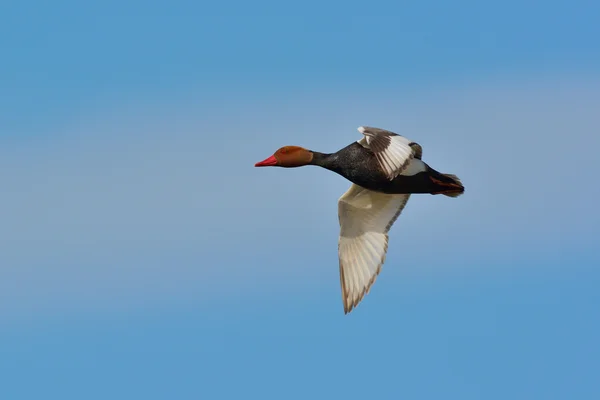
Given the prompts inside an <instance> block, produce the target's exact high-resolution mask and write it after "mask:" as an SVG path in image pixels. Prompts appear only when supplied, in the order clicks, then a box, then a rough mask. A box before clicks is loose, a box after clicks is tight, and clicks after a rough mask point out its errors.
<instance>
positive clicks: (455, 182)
mask: <svg viewBox="0 0 600 400" xmlns="http://www.w3.org/2000/svg"><path fill="white" fill-rule="evenodd" d="M429 172H430V174H429V179H431V181H432V182H433V191H432V192H431V194H443V195H445V196H448V197H458V196H460V195H461V194H463V193H464V192H465V187H464V186H463V184H462V183H461V182H460V179H458V176H456V175H452V174H442V173H439V172H437V171H436V170H434V169H433V168H431V169H430V171H429Z"/></svg>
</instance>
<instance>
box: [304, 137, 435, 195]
mask: <svg viewBox="0 0 600 400" xmlns="http://www.w3.org/2000/svg"><path fill="white" fill-rule="evenodd" d="M313 154H314V157H313V160H312V162H311V164H310V165H317V166H319V167H323V168H326V169H328V170H330V171H333V172H335V173H337V174H339V175H341V176H343V177H344V178H346V179H348V180H349V181H350V182H352V183H354V184H356V185H359V186H361V187H363V188H365V189H369V190H373V191H375V192H380V193H388V194H417V193H432V192H435V191H436V190H444V188H440V187H439V186H438V185H436V184H435V182H434V181H432V180H431V179H430V176H437V175H438V174H439V173H438V172H437V171H435V170H434V169H432V168H431V167H429V166H428V165H427V164H426V163H424V162H423V161H421V160H420V159H418V158H413V159H412V160H410V162H409V163H408V165H407V167H406V169H405V170H404V171H402V172H401V173H400V174H399V175H398V176H396V177H395V178H393V179H392V180H390V179H388V178H387V176H386V174H385V173H384V172H383V171H382V169H381V168H380V167H379V165H378V162H377V159H376V158H375V156H374V155H373V152H372V151H371V150H370V149H369V148H366V147H364V146H363V145H361V144H359V143H358V142H354V143H352V144H350V145H348V146H346V147H344V148H343V149H341V150H339V151H338V152H336V153H333V154H323V153H317V152H313Z"/></svg>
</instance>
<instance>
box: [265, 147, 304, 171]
mask: <svg viewBox="0 0 600 400" xmlns="http://www.w3.org/2000/svg"><path fill="white" fill-rule="evenodd" d="M312 159H313V153H312V151H310V150H307V149H305V148H304V147H300V146H283V147H282V148H280V149H278V150H277V151H276V152H275V153H274V154H273V155H272V156H271V157H269V158H267V159H266V160H263V161H260V162H257V163H256V164H254V166H255V167H284V168H294V167H301V166H303V165H308V164H310V162H311V161H312Z"/></svg>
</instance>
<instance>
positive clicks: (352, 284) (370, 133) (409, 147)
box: [255, 126, 465, 314]
mask: <svg viewBox="0 0 600 400" xmlns="http://www.w3.org/2000/svg"><path fill="white" fill-rule="evenodd" d="M358 131H359V132H360V133H361V134H362V135H363V136H362V138H361V139H360V140H357V141H355V142H353V143H351V144H349V145H348V146H346V147H344V148H342V149H341V150H339V151H337V152H335V153H320V152H317V151H312V150H308V149H306V148H304V147H301V146H284V147H281V148H279V149H278V150H277V151H275V153H274V154H273V155H271V156H270V157H268V158H267V159H265V160H263V161H260V162H257V163H256V164H255V167H282V168H297V167H302V166H308V165H312V166H317V167H321V168H324V169H327V170H329V171H332V172H335V173H336V174H338V175H341V176H342V177H344V178H346V179H347V180H348V181H350V183H351V185H350V188H349V189H348V190H347V191H346V192H345V193H344V194H343V195H342V196H341V197H340V198H339V199H338V221H339V225H340V233H339V238H338V259H339V276H340V285H341V291H342V303H343V306H344V314H348V313H350V312H351V311H352V310H353V309H355V308H356V307H357V305H358V304H359V303H360V302H361V301H362V300H363V298H364V297H365V295H367V294H368V293H369V291H370V290H371V287H372V286H373V284H374V283H375V280H376V279H377V277H378V276H379V274H380V272H381V269H382V266H383V264H384V263H385V260H386V255H387V250H388V241H389V239H388V237H389V236H388V235H389V231H390V229H391V228H392V226H393V225H394V223H395V222H396V220H397V219H398V217H399V216H400V214H401V213H402V211H403V210H404V207H405V206H406V203H407V202H408V199H409V198H410V196H411V195H412V194H431V195H444V196H447V197H452V198H456V197H458V196H460V195H462V194H463V193H464V191H465V188H464V186H463V184H462V182H461V180H460V179H459V178H458V177H457V176H456V175H452V174H445V173H440V172H438V171H436V170H435V169H433V168H432V167H430V166H429V165H428V164H427V163H425V162H424V161H422V156H423V149H422V147H421V146H420V145H419V144H418V143H416V142H414V141H412V140H410V139H408V138H406V137H404V136H402V135H399V134H397V133H394V132H392V131H389V130H385V129H381V128H376V127H369V126H360V127H358Z"/></svg>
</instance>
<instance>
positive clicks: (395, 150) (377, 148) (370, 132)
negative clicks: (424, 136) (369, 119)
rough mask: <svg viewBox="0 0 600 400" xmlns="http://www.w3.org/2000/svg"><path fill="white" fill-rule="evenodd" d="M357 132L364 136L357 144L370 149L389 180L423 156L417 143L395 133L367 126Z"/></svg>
mask: <svg viewBox="0 0 600 400" xmlns="http://www.w3.org/2000/svg"><path fill="white" fill-rule="evenodd" d="M358 131H359V132H360V133H362V134H363V135H365V137H364V138H363V139H362V140H360V141H359V143H360V144H361V145H363V146H364V147H367V148H369V149H371V151H372V152H373V154H374V155H375V158H376V159H377V162H378V163H379V166H380V167H381V169H382V170H383V171H384V172H385V174H386V175H387V177H388V178H389V179H390V180H392V179H394V178H395V177H397V176H398V175H400V174H401V173H402V171H404V170H405V169H406V167H408V164H410V161H411V160H412V159H413V158H417V159H421V157H422V155H423V149H422V148H421V146H420V145H419V144H418V143H415V142H413V141H411V140H409V139H407V138H405V137H404V136H400V135H398V134H397V133H394V132H390V131H386V130H385V129H379V128H373V127H369V126H361V127H359V128H358Z"/></svg>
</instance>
